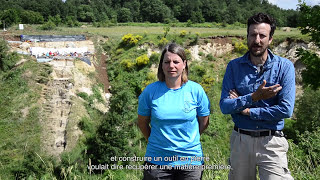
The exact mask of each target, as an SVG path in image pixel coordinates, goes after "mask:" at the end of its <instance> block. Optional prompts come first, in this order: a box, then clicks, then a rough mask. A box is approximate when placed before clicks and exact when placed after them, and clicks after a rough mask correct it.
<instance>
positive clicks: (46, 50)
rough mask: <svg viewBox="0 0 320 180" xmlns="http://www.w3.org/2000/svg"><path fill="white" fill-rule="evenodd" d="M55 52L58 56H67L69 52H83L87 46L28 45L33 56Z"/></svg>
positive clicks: (86, 50)
mask: <svg viewBox="0 0 320 180" xmlns="http://www.w3.org/2000/svg"><path fill="white" fill-rule="evenodd" d="M50 52H51V53H52V54H53V53H57V54H58V55H60V56H67V55H69V54H73V53H77V54H84V53H86V52H88V48H87V47H81V48H43V47H30V53H31V55H33V56H36V57H39V56H46V55H47V54H48V53H50Z"/></svg>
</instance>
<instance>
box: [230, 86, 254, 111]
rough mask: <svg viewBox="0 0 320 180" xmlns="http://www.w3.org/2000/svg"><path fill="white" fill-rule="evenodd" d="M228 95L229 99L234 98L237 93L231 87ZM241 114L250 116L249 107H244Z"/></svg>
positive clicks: (236, 96)
mask: <svg viewBox="0 0 320 180" xmlns="http://www.w3.org/2000/svg"><path fill="white" fill-rule="evenodd" d="M229 97H230V99H235V98H238V97H239V94H238V92H237V91H236V90H235V89H232V90H230V91H229ZM241 114H242V115H245V116H250V109H249V108H246V109H244V110H243V111H241Z"/></svg>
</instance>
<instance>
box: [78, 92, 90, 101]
mask: <svg viewBox="0 0 320 180" xmlns="http://www.w3.org/2000/svg"><path fill="white" fill-rule="evenodd" d="M77 96H79V97H81V98H82V99H84V100H86V101H88V100H89V95H88V94H87V93H85V92H78V93H77Z"/></svg>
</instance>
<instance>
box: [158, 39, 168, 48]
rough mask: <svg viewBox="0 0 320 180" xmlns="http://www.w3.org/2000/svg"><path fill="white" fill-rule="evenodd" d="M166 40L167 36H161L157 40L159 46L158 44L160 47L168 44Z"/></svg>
mask: <svg viewBox="0 0 320 180" xmlns="http://www.w3.org/2000/svg"><path fill="white" fill-rule="evenodd" d="M168 42H169V41H168V40H167V38H165V37H163V38H161V39H160V41H159V46H160V47H163V46H164V45H166V44H168Z"/></svg>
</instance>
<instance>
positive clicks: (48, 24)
mask: <svg viewBox="0 0 320 180" xmlns="http://www.w3.org/2000/svg"><path fill="white" fill-rule="evenodd" d="M39 28H40V29H41V30H53V29H55V28H56V25H55V23H54V22H52V21H51V20H49V21H48V22H46V23H44V24H43V25H42V26H40V27H39Z"/></svg>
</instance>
